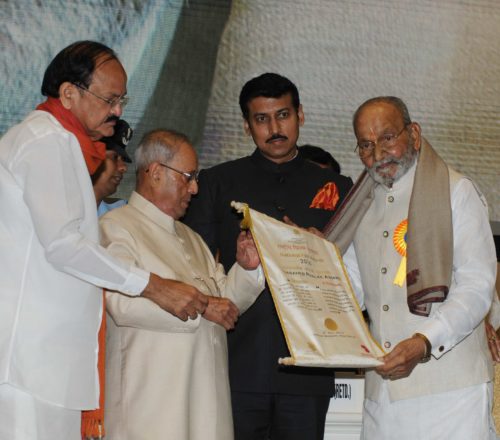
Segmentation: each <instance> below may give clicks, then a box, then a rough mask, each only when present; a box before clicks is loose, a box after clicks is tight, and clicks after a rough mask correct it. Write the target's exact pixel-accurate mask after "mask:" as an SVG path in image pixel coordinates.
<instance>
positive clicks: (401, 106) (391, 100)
mask: <svg viewBox="0 0 500 440" xmlns="http://www.w3.org/2000/svg"><path fill="white" fill-rule="evenodd" d="M379 102H383V103H385V104H390V105H393V106H394V107H396V109H397V110H398V111H399V113H400V114H401V117H402V118H403V123H404V125H405V126H406V125H408V124H411V118H410V113H409V111H408V107H407V106H406V104H405V103H404V102H403V100H402V99H401V98H398V97H396V96H377V97H376V98H371V99H368V100H367V101H365V102H363V104H361V105H360V106H359V107H358V109H357V110H356V111H355V112H354V115H353V117H352V127H353V129H354V132H356V123H357V121H358V116H359V114H360V113H361V110H363V109H364V108H365V107H366V106H367V105H370V104H376V103H379Z"/></svg>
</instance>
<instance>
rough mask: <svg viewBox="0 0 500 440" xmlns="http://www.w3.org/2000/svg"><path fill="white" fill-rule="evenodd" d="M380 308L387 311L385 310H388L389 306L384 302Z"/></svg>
mask: <svg viewBox="0 0 500 440" xmlns="http://www.w3.org/2000/svg"><path fill="white" fill-rule="evenodd" d="M382 310H383V311H384V312H387V310H389V306H388V305H387V304H384V305H383V306H382Z"/></svg>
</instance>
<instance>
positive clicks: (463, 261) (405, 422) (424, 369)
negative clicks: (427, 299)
mask: <svg viewBox="0 0 500 440" xmlns="http://www.w3.org/2000/svg"><path fill="white" fill-rule="evenodd" d="M414 175H415V166H413V167H412V168H411V169H410V170H409V171H408V173H407V174H405V175H404V176H403V177H402V178H401V179H400V180H399V181H397V182H396V183H395V184H394V186H393V187H392V188H391V189H389V188H386V187H385V186H383V185H378V186H377V187H376V189H375V194H374V195H375V198H374V201H373V202H372V204H371V206H370V208H369V210H368V211H367V213H366V215H365V216H364V218H363V220H362V222H361V224H360V226H359V228H358V230H357V233H356V236H355V239H354V246H351V248H350V249H349V250H348V251H347V253H346V255H345V256H344V261H345V262H346V265H347V267H348V270H349V274H350V276H351V279H352V281H353V286H354V288H355V290H356V291H357V293H358V299H359V301H360V303H361V304H363V303H364V305H365V306H366V309H367V310H368V313H369V315H370V319H371V331H372V333H373V335H374V337H375V338H376V339H377V340H378V341H379V342H380V344H381V345H382V346H383V347H384V348H385V349H386V350H387V351H390V350H391V349H392V348H394V347H395V346H396V344H397V343H398V342H400V341H402V340H403V339H406V338H409V337H411V336H412V335H413V334H414V333H416V332H419V333H423V334H425V335H426V336H427V337H428V338H429V340H430V342H431V344H432V347H433V351H432V354H433V358H432V359H431V361H430V362H428V363H425V364H418V365H417V366H416V367H415V369H414V370H413V372H412V373H411V374H410V376H409V377H407V378H404V379H399V380H395V381H387V380H384V379H382V377H381V376H380V375H378V374H376V373H375V372H373V371H369V372H367V374H366V382H365V383H366V397H367V399H369V400H368V401H367V402H366V405H369V402H370V401H372V402H377V403H378V404H381V402H384V404H383V405H382V406H379V407H377V411H378V413H377V419H378V421H379V422H380V424H382V421H383V420H385V421H386V422H387V423H388V424H389V427H390V429H394V430H396V431H392V432H393V434H394V436H393V437H392V436H391V437H390V438H405V439H406V438H408V439H409V438H421V439H425V440H427V439H429V438H434V437H429V435H430V434H428V433H426V435H425V436H423V437H421V436H418V435H417V436H415V437H412V435H414V434H415V432H416V431H414V430H413V431H412V429H411V427H413V426H414V425H413V424H418V420H419V419H426V420H436V423H439V420H440V418H441V417H442V414H443V413H442V412H439V411H437V409H436V407H435V405H434V406H433V405H432V404H431V403H429V404H426V402H427V400H428V401H429V402H435V401H437V400H438V398H437V397H436V396H438V395H440V396H441V395H446V393H448V392H452V391H457V392H458V393H460V391H461V390H465V389H466V388H469V387H472V386H481V387H483V388H482V390H483V391H482V392H480V394H481V393H482V394H481V395H482V396H483V398H484V402H485V405H487V404H488V396H487V394H486V391H485V390H486V387H484V384H485V383H487V382H488V381H490V380H491V378H492V363H491V358H490V355H489V351H488V347H487V344H486V337H485V330H484V324H483V318H484V316H485V315H486V313H487V312H488V309H489V307H490V304H491V298H492V291H493V286H494V280H495V275H496V256H495V248H494V244H493V239H492V234H491V229H490V226H489V223H488V214H487V207H486V204H485V202H484V200H483V199H482V197H480V195H479V194H478V192H477V191H476V189H475V187H474V186H473V184H472V183H471V182H470V180H468V179H466V178H464V177H462V176H460V175H458V174H457V173H456V172H454V171H453V170H450V181H451V207H452V222H453V237H454V246H453V250H454V255H453V273H452V282H451V286H450V291H449V294H448V297H447V299H446V301H445V302H443V303H436V304H434V305H433V306H432V310H431V314H430V316H429V317H422V316H417V315H414V314H411V313H410V312H409V310H408V305H407V295H406V284H404V285H403V286H402V287H399V286H397V285H395V284H394V283H393V280H394V277H395V275H396V272H397V269H398V266H399V264H400V262H401V256H400V255H399V254H398V253H397V251H396V248H395V246H394V244H393V234H394V230H395V229H396V227H397V226H398V225H399V224H400V222H401V221H403V220H405V219H406V218H407V216H408V207H409V201H410V195H411V190H412V187H413V179H414ZM431 196H432V195H430V197H431ZM450 396H451V394H450ZM412 400H414V401H415V407H414V409H415V410H417V408H418V411H417V412H413V413H412V411H410V410H409V409H408V408H407V407H406V405H408V404H409V405H410V407H411V402H412ZM443 401H445V402H447V404H448V405H447V408H446V410H447V412H446V414H450V415H453V417H455V422H456V423H458V422H460V421H464V420H465V421H466V420H467V418H464V417H463V416H464V412H465V415H466V416H469V417H471V414H474V411H477V412H476V413H475V414H477V415H478V416H479V415H480V414H482V415H483V417H482V418H481V420H482V421H485V420H486V421H487V420H488V417H487V415H488V414H487V411H486V412H484V411H483V412H480V410H481V409H484V408H480V405H477V404H474V403H473V402H472V400H471V401H470V405H466V406H464V405H462V406H460V405H457V406H454V405H455V404H457V401H456V396H455V397H449V398H448V399H446V398H444V399H443ZM417 402H418V403H417ZM476 403H477V402H476ZM398 406H401V407H403V406H405V410H404V411H402V412H401V413H397V414H398V417H399V419H398V421H399V422H400V423H399V424H398V426H399V427H401V432H399V431H397V428H396V425H395V424H391V422H390V420H391V418H390V417H389V418H388V419H387V420H388V421H387V420H386V419H385V416H387V415H388V414H391V411H394V408H397V407H398ZM454 408H456V412H454ZM470 411H472V412H470ZM395 414H396V413H394V412H392V416H391V417H392V418H393V419H394V417H395ZM484 414H486V419H485V417H484ZM366 419H368V417H365V423H366ZM478 419H479V417H478ZM447 423H452V422H451V421H450V420H448V421H447ZM376 425H377V423H375V424H372V425H370V428H369V430H368V432H366V431H365V436H366V438H367V439H370V440H373V439H382V438H383V439H384V440H385V439H387V438H388V437H387V431H385V433H384V431H383V430H381V431H377V426H376ZM469 425H470V426H471V427H472V426H473V425H472V424H469ZM365 428H366V424H365ZM380 428H381V429H382V428H384V429H386V428H387V426H385V427H383V426H380ZM485 429H486V430H487V429H488V427H486V428H485ZM410 432H413V434H410ZM468 433H469V431H467V430H463V433H462V435H463V437H460V438H487V437H475V436H472V437H467V435H468ZM476 434H477V433H476ZM398 435H400V437H398Z"/></svg>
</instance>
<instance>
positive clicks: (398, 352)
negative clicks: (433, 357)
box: [375, 337, 426, 380]
mask: <svg viewBox="0 0 500 440" xmlns="http://www.w3.org/2000/svg"><path fill="white" fill-rule="evenodd" d="M425 353H426V346H425V342H424V341H423V340H422V339H421V338H418V337H412V338H409V339H405V340H404V341H401V342H400V343H399V344H398V345H396V346H395V347H394V350H392V351H391V352H390V353H389V354H386V355H385V356H384V357H383V358H382V360H383V361H384V364H383V365H381V366H380V367H377V368H376V370H375V371H376V372H377V373H378V374H380V375H381V376H382V377H383V378H385V379H390V380H396V379H402V378H403V377H408V376H409V375H410V374H411V372H412V371H413V369H414V368H415V366H416V365H417V364H418V363H419V362H420V361H421V360H422V358H423V357H424V355H425Z"/></svg>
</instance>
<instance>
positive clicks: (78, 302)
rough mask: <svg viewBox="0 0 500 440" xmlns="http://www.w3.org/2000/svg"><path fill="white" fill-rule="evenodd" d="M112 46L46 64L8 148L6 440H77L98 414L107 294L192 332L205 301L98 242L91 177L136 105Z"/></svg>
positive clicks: (86, 48)
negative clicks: (152, 307)
mask: <svg viewBox="0 0 500 440" xmlns="http://www.w3.org/2000/svg"><path fill="white" fill-rule="evenodd" d="M126 83H127V76H126V73H125V71H124V69H123V67H122V65H121V63H120V61H119V60H118V58H117V56H116V54H115V53H114V52H113V50H111V49H110V48H108V47H106V46H104V45H103V44H100V43H96V42H92V41H79V42H76V43H73V44H71V45H70V46H68V47H66V48H65V49H63V50H62V51H61V52H60V53H59V54H58V55H57V56H56V57H55V58H54V59H53V60H52V61H51V63H50V64H49V66H48V68H47V70H46V72H45V75H44V79H43V83H42V94H43V95H45V96H47V100H46V101H45V102H44V103H43V104H41V105H39V106H38V107H37V110H36V111H34V112H32V113H30V114H29V115H28V116H27V117H26V119H25V120H24V121H23V122H21V123H20V124H18V125H16V126H15V127H12V128H11V129H10V130H9V131H8V132H7V133H6V134H5V135H4V136H3V138H2V139H1V140H0V206H2V215H1V217H0V267H2V271H3V272H2V273H4V274H6V276H3V277H1V279H0V438H2V439H9V440H17V439H19V440H21V439H22V440H49V439H50V440H53V439H65V440H79V439H80V425H81V416H80V413H81V410H86V409H93V408H96V407H97V405H98V399H99V381H98V375H97V351H98V344H97V333H98V329H99V325H100V322H101V315H102V290H101V288H102V287H106V288H109V289H113V290H117V291H120V292H123V293H125V294H127V295H131V296H138V295H141V296H142V297H144V298H148V299H150V300H152V301H153V302H155V303H157V304H158V305H159V306H160V307H161V308H162V309H164V310H166V311H168V312H171V313H173V314H175V315H176V316H178V317H180V318H181V319H183V320H187V319H188V318H192V319H196V318H197V317H198V314H199V313H203V312H204V311H205V308H206V306H207V303H208V299H207V298H206V296H205V295H203V294H202V293H201V292H200V291H199V290H198V289H197V288H195V287H193V286H191V285H188V284H185V283H182V282H179V281H174V280H167V279H163V278H161V277H159V276H158V275H156V274H153V273H149V272H147V271H146V270H143V269H139V268H137V267H135V266H133V265H130V264H124V263H123V262H120V261H119V260H118V259H116V258H115V257H112V256H111V255H110V254H109V253H108V252H107V251H106V250H105V249H104V248H102V247H101V246H100V245H99V244H98V242H99V230H98V223H97V209H96V199H95V196H94V192H93V190H92V184H91V180H90V175H92V174H93V173H94V172H95V171H96V169H97V168H98V167H99V166H100V164H101V162H102V161H103V160H104V158H105V147H104V144H103V143H101V142H99V139H101V138H103V137H106V136H111V135H113V133H114V127H115V125H116V121H117V120H118V119H119V117H120V116H121V114H122V111H123V107H124V105H125V103H126V101H127V99H128V98H127V97H126V93H127V88H126Z"/></svg>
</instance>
